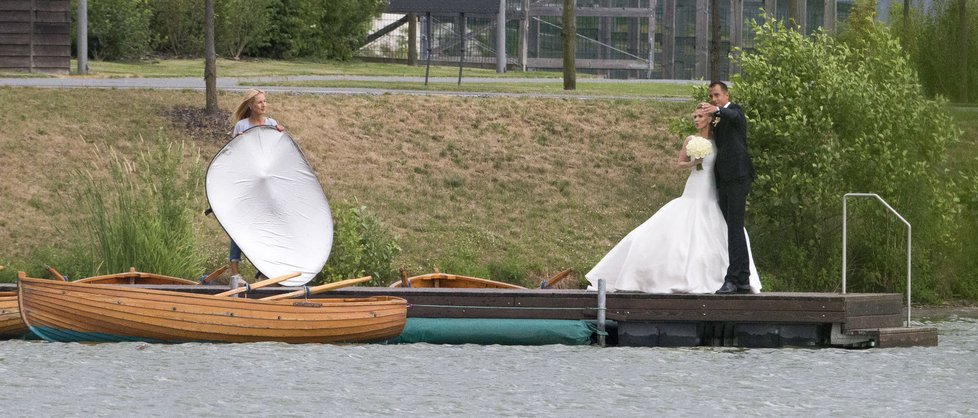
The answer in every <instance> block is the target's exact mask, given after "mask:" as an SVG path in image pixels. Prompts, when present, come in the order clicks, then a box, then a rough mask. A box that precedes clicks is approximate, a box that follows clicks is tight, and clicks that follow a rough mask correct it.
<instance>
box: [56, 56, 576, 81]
mask: <svg viewBox="0 0 978 418" xmlns="http://www.w3.org/2000/svg"><path fill="white" fill-rule="evenodd" d="M77 68H78V64H77V61H75V60H72V62H71V69H72V74H75V70H76V69H77ZM88 68H89V74H88V76H89V77H144V78H150V77H201V74H203V71H204V61H203V60H202V59H166V60H146V61H138V62H108V61H89V62H88ZM462 71H463V76H464V77H500V78H526V77H532V78H560V77H561V76H562V75H561V73H560V72H550V71H533V72H520V71H508V72H506V73H503V74H498V73H496V71H495V70H489V69H483V68H465V69H463V70H462ZM424 74H425V67H424V66H421V65H419V66H415V67H410V66H407V65H402V64H385V63H372V62H363V61H308V60H289V61H285V60H240V61H235V60H228V59H218V60H217V75H218V77H263V76H282V77H285V76H303V75H311V76H315V75H322V76H338V75H345V76H400V77H424ZM430 76H431V77H457V76H458V67H450V66H432V67H431V73H430ZM579 77H580V78H586V77H587V76H585V75H581V76H579Z"/></svg>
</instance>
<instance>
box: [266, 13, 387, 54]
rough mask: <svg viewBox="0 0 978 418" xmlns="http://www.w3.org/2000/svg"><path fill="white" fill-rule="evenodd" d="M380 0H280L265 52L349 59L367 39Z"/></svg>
mask: <svg viewBox="0 0 978 418" xmlns="http://www.w3.org/2000/svg"><path fill="white" fill-rule="evenodd" d="M385 5H386V2H384V1H380V0H332V1H329V2H322V1H319V0H282V7H281V9H279V10H278V11H277V12H276V13H275V17H276V22H275V23H274V27H275V28H277V29H278V30H277V31H275V36H274V37H273V38H272V39H271V40H270V42H269V47H268V50H266V51H265V54H266V55H275V56H280V57H285V58H289V57H319V58H330V59H349V58H350V57H352V56H353V51H355V50H356V49H357V48H359V47H360V46H361V45H362V44H363V42H364V41H365V40H366V37H367V32H368V31H369V29H370V23H371V22H372V21H373V18H374V16H376V15H377V14H378V13H380V12H381V11H382V10H383V7H385Z"/></svg>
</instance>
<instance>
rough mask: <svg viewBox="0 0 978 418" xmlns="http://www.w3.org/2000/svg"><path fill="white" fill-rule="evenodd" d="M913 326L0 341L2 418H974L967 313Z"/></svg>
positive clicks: (974, 333) (974, 362) (977, 325)
mask: <svg viewBox="0 0 978 418" xmlns="http://www.w3.org/2000/svg"><path fill="white" fill-rule="evenodd" d="M923 324H925V325H927V326H935V327H938V328H939V330H940V339H941V341H940V342H941V345H940V346H939V347H936V348H934V347H929V348H928V347H913V348H892V349H871V350H841V349H751V350H746V349H731V348H629V347H616V348H604V349H602V348H598V347H570V346H545V347H510V346H476V345H460V346H444V345H431V344H411V345H316V344H306V345H288V344H278V343H261V344H179V345H158V344H144V343H119V344H60V343H44V342H37V341H6V342H0V376H2V379H0V382H2V383H0V396H2V398H3V412H4V415H5V416H34V415H35V412H34V411H38V410H40V411H45V412H44V415H53V416H85V417H89V416H95V417H102V416H132V415H133V414H134V412H137V411H138V412H139V414H140V415H145V416H151V417H153V416H227V415H236V416H269V415H274V416H284V417H290V416H321V415H333V416H335V415H340V414H342V415H348V416H377V415H435V416H458V415H467V416H472V415H474V416H486V415H492V416H527V415H548V416H592V415H600V416H607V415H615V416H649V415H663V414H664V415H668V416H702V415H720V414H722V415H751V416H784V415H800V414H805V415H806V416H809V415H810V416H839V415H858V416H888V415H894V414H900V415H901V416H930V415H934V414H940V415H947V416H975V415H978V401H976V399H975V397H974V396H971V395H970V394H973V393H975V392H976V391H978V383H976V380H975V379H974V376H976V375H978V355H976V354H978V353H976V351H978V320H975V319H972V318H948V319H947V320H942V321H933V322H923ZM962 394H964V396H962Z"/></svg>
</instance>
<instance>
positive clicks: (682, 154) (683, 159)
mask: <svg viewBox="0 0 978 418" xmlns="http://www.w3.org/2000/svg"><path fill="white" fill-rule="evenodd" d="M690 139H693V136H692V135H690V136H687V137H686V140H685V141H683V146H682V148H680V149H679V157H678V158H677V159H676V166H677V167H679V168H689V167H692V166H693V164H696V162H695V161H693V160H692V159H691V158H689V155H686V144H688V143H689V140H690Z"/></svg>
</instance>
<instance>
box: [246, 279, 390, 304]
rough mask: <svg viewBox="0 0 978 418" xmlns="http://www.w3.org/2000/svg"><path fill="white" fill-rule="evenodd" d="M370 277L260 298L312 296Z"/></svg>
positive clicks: (361, 281) (363, 280) (360, 281)
mask: <svg viewBox="0 0 978 418" xmlns="http://www.w3.org/2000/svg"><path fill="white" fill-rule="evenodd" d="M370 279H371V277H370V276H364V277H360V278H356V279H347V280H343V281H340V282H335V283H326V284H322V285H319V286H313V287H310V288H309V289H308V290H306V289H302V290H296V291H295V292H289V293H283V294H281V295H275V296H268V297H264V298H261V299H260V300H279V299H288V298H294V297H297V296H305V295H310V296H311V295H315V294H319V293H323V292H325V291H328V290H333V289H339V288H341V287H347V286H352V285H355V284H358V283H363V282H369V281H370Z"/></svg>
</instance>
